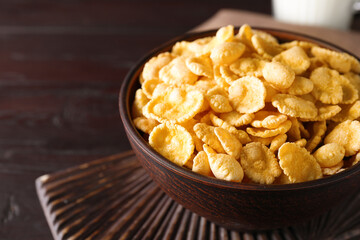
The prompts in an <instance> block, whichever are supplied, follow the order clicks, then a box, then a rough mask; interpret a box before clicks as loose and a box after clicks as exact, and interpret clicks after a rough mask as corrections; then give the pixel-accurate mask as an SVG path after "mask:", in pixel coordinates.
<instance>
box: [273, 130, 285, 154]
mask: <svg viewBox="0 0 360 240" xmlns="http://www.w3.org/2000/svg"><path fill="white" fill-rule="evenodd" d="M286 139H287V135H286V134H285V133H283V134H280V135H277V136H276V137H274V139H273V140H272V141H271V143H270V151H272V152H276V151H277V150H278V149H279V148H280V147H281V145H283V144H284V143H285V142H286Z"/></svg>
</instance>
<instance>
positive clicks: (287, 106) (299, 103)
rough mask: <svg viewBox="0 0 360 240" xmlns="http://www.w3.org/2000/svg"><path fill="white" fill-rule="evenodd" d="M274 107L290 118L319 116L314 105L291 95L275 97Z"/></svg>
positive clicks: (273, 99)
mask: <svg viewBox="0 0 360 240" xmlns="http://www.w3.org/2000/svg"><path fill="white" fill-rule="evenodd" d="M272 105H273V106H274V107H276V108H277V109H278V110H279V112H281V113H282V114H285V115H288V116H290V117H299V118H315V117H316V116H317V114H318V109H317V108H316V106H315V104H314V103H312V102H310V101H307V100H305V99H302V98H299V97H296V96H294V95H290V94H277V95H275V96H274V97H273V98H272Z"/></svg>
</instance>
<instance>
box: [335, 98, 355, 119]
mask: <svg viewBox="0 0 360 240" xmlns="http://www.w3.org/2000/svg"><path fill="white" fill-rule="evenodd" d="M339 108H340V110H341V111H339V112H338V113H337V114H336V115H334V116H333V117H331V120H332V121H335V122H344V121H346V120H355V119H357V118H359V117H360V100H357V101H356V102H354V103H353V104H340V105H339Z"/></svg>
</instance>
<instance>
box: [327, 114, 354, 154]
mask: <svg viewBox="0 0 360 240" xmlns="http://www.w3.org/2000/svg"><path fill="white" fill-rule="evenodd" d="M324 143H325V144H327V143H338V144H339V145H341V146H343V147H344V148H345V156H351V155H354V154H356V153H357V152H358V151H359V150H360V122H359V121H357V120H354V121H351V120H346V121H345V122H342V123H340V124H338V125H337V126H336V127H335V128H334V129H333V130H332V131H331V132H330V133H329V134H328V135H327V136H326V137H325V140H324Z"/></svg>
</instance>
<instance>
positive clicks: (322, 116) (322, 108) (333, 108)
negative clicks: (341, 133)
mask: <svg viewBox="0 0 360 240" xmlns="http://www.w3.org/2000/svg"><path fill="white" fill-rule="evenodd" d="M315 106H316V107H317V109H318V115H317V116H316V117H315V118H304V119H301V121H304V122H309V121H312V122H315V121H324V120H328V119H331V120H333V117H334V116H336V115H337V114H338V113H339V112H340V111H341V110H342V109H341V107H340V106H339V105H328V104H323V103H321V102H317V103H316V104H315Z"/></svg>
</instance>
